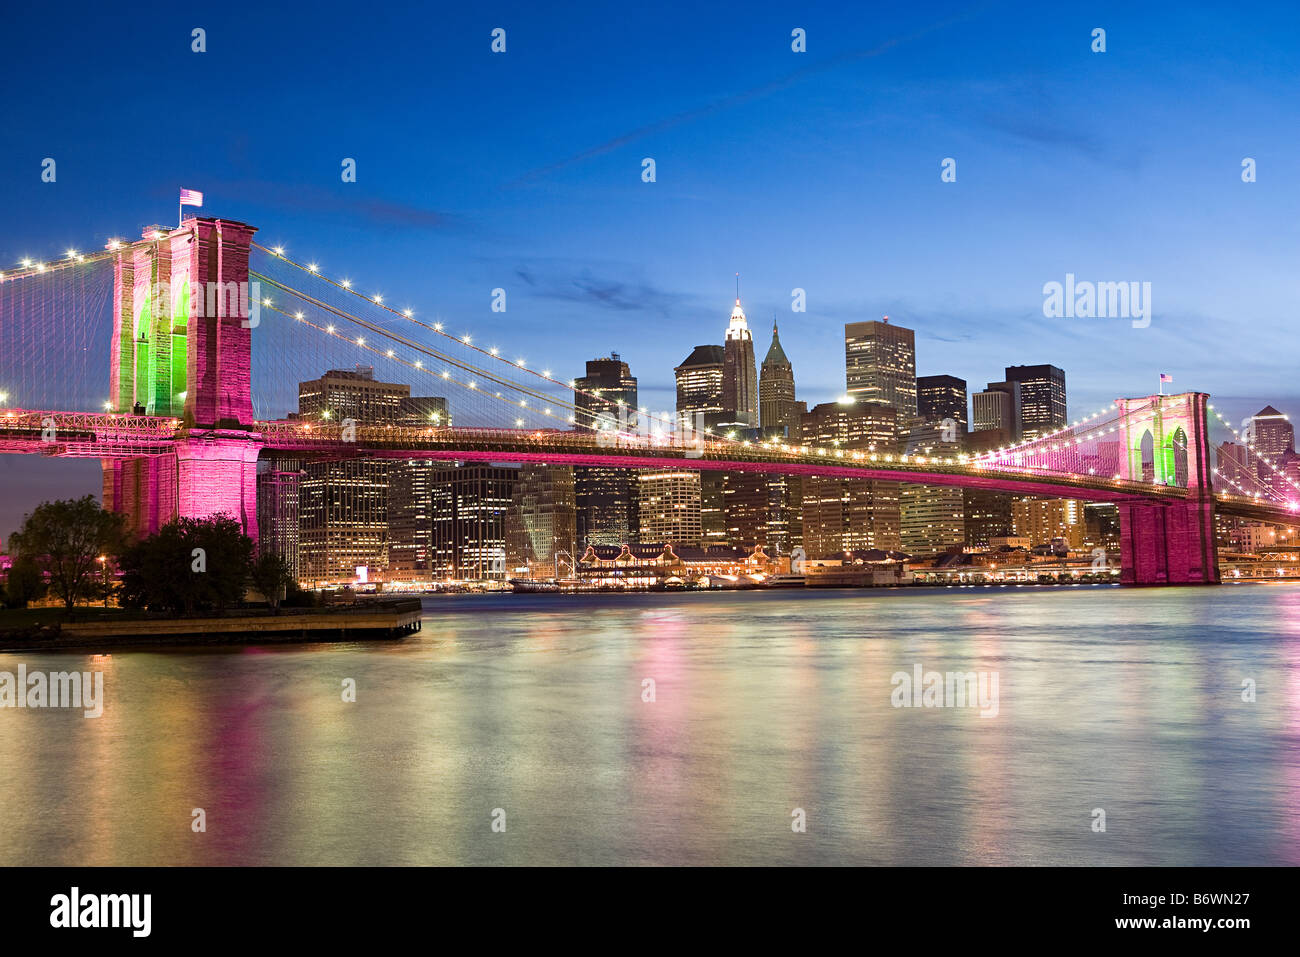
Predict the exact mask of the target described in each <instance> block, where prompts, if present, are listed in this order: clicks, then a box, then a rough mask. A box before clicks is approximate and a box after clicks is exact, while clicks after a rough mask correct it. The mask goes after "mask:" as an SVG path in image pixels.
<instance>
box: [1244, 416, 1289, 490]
mask: <svg viewBox="0 0 1300 957" xmlns="http://www.w3.org/2000/svg"><path fill="white" fill-rule="evenodd" d="M1250 430H1251V433H1252V435H1251V439H1252V441H1251V445H1252V446H1254V449H1255V451H1256V452H1258V453H1259V454H1260V455H1263V456H1265V457H1267V458H1269V459H1272V460H1273V461H1274V463H1275V464H1276V462H1277V460H1278V459H1280V458H1281V457H1282V455H1283V453H1285V452H1294V451H1295V427H1294V426H1292V425H1291V420H1290V419H1289V418H1287V416H1285V415H1283V414H1282V413H1281V412H1279V411H1278V410H1277V409H1275V408H1273V407H1272V406H1271V405H1266V406H1264V408H1262V409H1260V410H1259V411H1258V412H1256V413H1255V414H1254V415H1253V416H1251V419H1250ZM1263 468H1264V469H1265V470H1266V471H1268V474H1270V475H1271V474H1272V472H1271V471H1270V470H1269V469H1268V466H1267V465H1263ZM1260 477H1261V478H1264V477H1265V476H1264V475H1261V476H1260Z"/></svg>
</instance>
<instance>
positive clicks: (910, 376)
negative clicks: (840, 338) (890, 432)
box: [844, 316, 917, 428]
mask: <svg viewBox="0 0 1300 957" xmlns="http://www.w3.org/2000/svg"><path fill="white" fill-rule="evenodd" d="M844 364H845V390H846V392H847V393H848V394H849V395H850V396H852V397H853V398H854V399H857V400H858V401H859V402H878V403H882V404H884V405H888V406H892V407H893V408H895V409H897V410H898V414H899V425H900V426H901V427H903V428H906V427H908V426H909V425H910V424H911V420H912V419H914V418H915V417H916V412H917V405H916V337H915V334H914V333H913V332H912V330H911V329H905V328H904V327H902V326H899V325H895V324H893V323H891V322H890V321H889V317H888V316H886V317H885V318H884V319H882V320H880V321H877V322H851V323H848V324H846V325H845V326H844Z"/></svg>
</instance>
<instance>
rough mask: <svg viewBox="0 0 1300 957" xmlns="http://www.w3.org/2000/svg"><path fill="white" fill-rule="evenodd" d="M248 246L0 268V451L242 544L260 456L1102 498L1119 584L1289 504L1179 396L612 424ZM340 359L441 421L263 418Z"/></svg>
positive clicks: (553, 390)
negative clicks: (855, 432)
mask: <svg viewBox="0 0 1300 957" xmlns="http://www.w3.org/2000/svg"><path fill="white" fill-rule="evenodd" d="M255 233H256V229H255V228H254V227H252V226H249V225H247V224H245V223H240V222H235V221H231V220H222V219H216V218H201V217H200V218H190V219H186V220H184V221H183V222H182V223H181V225H180V226H179V227H177V228H175V229H167V228H162V227H151V228H149V229H147V230H146V231H145V232H144V235H143V236H142V237H141V238H140V239H138V240H132V241H114V242H110V243H109V244H108V246H107V247H106V248H104V249H102V250H97V251H93V252H86V251H77V250H68V252H67V255H66V256H63V257H61V258H59V259H57V260H53V261H46V262H36V261H31V260H28V261H25V262H24V263H23V264H22V266H21V267H20V268H19V269H16V270H8V271H6V272H4V273H0V324H3V326H4V327H5V328H6V334H5V336H4V341H5V346H4V347H3V348H4V349H6V350H9V354H8V355H7V356H0V361H2V362H3V363H4V366H5V368H6V370H7V371H6V375H8V376H9V380H8V381H7V382H4V383H0V387H3V388H5V389H7V390H8V391H4V392H0V452H2V453H6V454H34V455H45V456H55V457H81V458H96V459H99V460H100V461H101V463H102V468H103V479H104V484H103V496H104V504H105V506H106V507H109V508H112V509H114V510H116V511H119V512H122V513H124V514H126V515H127V517H128V526H129V527H130V528H131V529H132V530H133V531H135V532H136V533H138V534H148V533H151V532H153V531H156V530H157V529H158V528H159V527H160V526H161V525H163V524H165V523H166V522H168V521H169V520H171V519H173V518H175V517H177V516H189V517H199V516H206V515H211V514H215V513H223V514H226V515H229V516H232V517H234V518H236V519H237V520H238V521H240V522H241V523H242V525H243V527H244V529H245V530H246V531H247V533H248V534H249V535H251V536H253V537H254V538H256V536H257V531H258V529H257V508H256V475H257V463H258V459H259V456H263V455H267V454H272V453H278V452H284V453H293V454H295V455H298V456H300V457H305V458H319V459H330V458H342V457H353V456H367V457H381V458H382V457H390V458H420V459H445V460H464V459H474V460H484V461H493V462H502V463H529V462H544V463H550V464H556V465H579V466H583V465H601V466H609V467H625V468H656V467H665V466H667V467H684V468H689V469H700V470H725V471H732V472H735V471H757V472H766V473H782V474H787V475H801V476H829V477H845V478H862V479H876V480H895V481H908V482H921V483H925V484H930V485H947V486H962V487H971V488H983V489H991V490H996V491H1001V492H1007V493H1015V494H1021V495H1036V496H1050V497H1054V498H1073V499H1082V500H1087V501H1095V502H1109V503H1114V504H1115V505H1116V506H1117V508H1118V511H1119V516H1120V523H1121V562H1122V574H1121V581H1123V582H1124V583H1127V584H1137V585H1163V584H1197V583H1201V584H1212V583H1217V582H1218V581H1219V571H1218V562H1217V557H1216V550H1215V536H1214V518H1215V515H1216V513H1223V514H1229V515H1236V516H1242V517H1246V518H1250V519H1255V520H1260V521H1265V522H1276V523H1281V524H1292V523H1294V522H1295V521H1296V518H1297V513H1298V512H1300V488H1297V486H1296V485H1295V484H1294V483H1293V482H1292V481H1291V480H1290V479H1289V478H1288V477H1287V476H1285V475H1283V474H1281V472H1280V471H1279V470H1278V469H1276V468H1274V463H1272V462H1271V461H1269V460H1268V458H1267V456H1265V455H1263V454H1261V453H1259V452H1257V451H1255V450H1253V449H1251V450H1250V452H1249V454H1250V455H1251V456H1252V465H1253V466H1256V467H1254V468H1252V470H1250V475H1249V476H1247V477H1245V478H1243V472H1242V471H1241V470H1238V471H1237V472H1235V473H1234V474H1233V476H1232V477H1230V476H1228V475H1227V474H1224V473H1221V472H1219V471H1218V470H1217V469H1216V468H1215V467H1214V462H1213V461H1212V458H1213V446H1212V445H1211V430H1212V429H1222V428H1228V427H1229V426H1228V424H1227V423H1226V421H1225V420H1223V419H1222V418H1221V417H1220V416H1219V415H1218V413H1217V412H1216V411H1215V410H1214V407H1213V405H1212V403H1211V402H1210V397H1209V396H1208V395H1207V394H1205V393H1203V392H1184V393H1180V394H1177V395H1145V396H1136V397H1121V398H1116V399H1115V400H1114V402H1113V403H1112V404H1111V405H1110V406H1109V407H1108V408H1107V409H1105V410H1103V411H1099V412H1097V413H1094V414H1093V415H1090V416H1088V417H1086V418H1083V419H1080V420H1078V421H1076V422H1073V423H1072V424H1070V425H1067V426H1065V427H1063V428H1060V429H1058V430H1056V431H1054V432H1052V433H1050V434H1047V435H1043V436H1039V437H1037V438H1035V439H1033V440H1031V441H1027V442H1023V443H1020V444H1014V445H1008V446H1006V447H1004V448H1001V449H996V450H993V451H989V452H984V453H979V454H939V455H906V454H896V453H887V452H874V451H870V450H858V449H855V450H849V449H843V448H837V447H810V446H806V445H800V444H797V442H794V441H790V440H778V439H765V440H754V439H744V438H739V437H733V436H729V435H726V434H714V433H712V432H710V431H708V430H704V429H697V428H692V427H691V425H690V423H689V422H683V421H681V420H679V419H678V417H677V416H675V415H674V414H672V413H661V414H652V413H649V412H648V411H647V410H640V412H639V414H638V415H636V416H635V417H634V419H635V423H636V424H635V426H628V425H627V422H628V417H627V416H626V410H620V409H619V408H617V407H615V405H614V403H613V402H611V401H610V400H608V399H605V398H602V397H601V396H599V395H594V394H591V395H589V394H585V393H583V392H582V391H581V390H578V389H575V387H574V384H573V383H572V382H566V381H563V380H561V379H560V378H557V377H554V376H553V375H552V373H551V371H550V370H549V369H548V368H546V367H545V366H539V365H538V364H537V363H528V362H525V361H524V360H523V359H521V358H512V357H511V356H509V355H505V354H502V353H501V352H500V351H499V350H497V349H489V348H485V347H484V346H483V345H481V344H480V343H478V342H476V341H475V336H474V334H473V331H472V330H466V329H461V328H452V327H451V324H450V323H449V322H444V321H442V320H440V319H435V318H430V317H428V316H426V315H424V314H422V313H420V314H417V312H416V311H415V310H413V309H409V308H399V307H397V306H396V305H392V304H389V303H388V302H386V301H385V298H384V296H383V295H382V294H380V293H375V292H361V291H358V290H356V289H354V288H353V284H352V283H351V282H350V281H349V280H346V279H332V278H328V277H326V276H325V275H323V274H322V271H321V270H320V269H319V267H318V266H317V265H316V264H314V263H301V262H297V261H295V260H294V259H292V258H290V257H289V255H288V254H287V253H286V252H285V251H284V250H283V249H280V248H275V247H272V248H268V247H264V246H262V245H260V244H259V243H258V242H257V241H256V240H255V238H254V236H255ZM358 358H364V359H366V360H368V361H372V362H375V363H377V364H381V365H383V366H385V368H391V370H392V371H393V373H394V374H395V375H396V374H400V375H403V376H405V377H406V378H407V379H408V380H410V381H412V382H420V383H428V384H429V385H431V386H432V385H436V386H437V387H438V388H439V389H441V390H446V392H448V393H449V394H453V395H454V396H455V403H454V407H455V409H456V416H455V419H456V421H455V424H454V425H453V424H452V423H451V422H449V421H446V420H444V419H443V418H442V417H440V416H437V415H431V416H430V418H429V420H428V421H427V422H421V423H420V424H418V425H382V426H379V425H367V424H362V423H357V422H353V421H350V420H345V421H331V420H329V419H328V418H321V419H315V420H307V419H300V418H293V417H291V418H281V417H278V416H279V415H280V414H281V413H280V410H282V409H283V408H284V407H285V403H284V398H285V396H284V394H283V390H284V388H285V386H286V384H287V383H291V382H295V381H297V379H296V378H295V375H294V373H295V372H296V371H298V370H299V369H302V368H308V367H312V368H315V369H319V368H322V367H323V364H324V363H328V362H331V361H334V362H338V361H340V360H341V361H356V360H357V359H358ZM255 373H256V374H255ZM298 378H301V376H299V377H298ZM255 382H258V383H267V385H266V386H265V387H263V388H261V389H255V387H254V383H255ZM33 399H35V400H37V401H32V400H33ZM1255 474H1259V475H1263V476H1269V475H1272V476H1273V479H1272V480H1265V479H1260V480H1258V481H1257V480H1255V479H1254V478H1253V476H1254V475H1255ZM1243 483H1245V484H1243Z"/></svg>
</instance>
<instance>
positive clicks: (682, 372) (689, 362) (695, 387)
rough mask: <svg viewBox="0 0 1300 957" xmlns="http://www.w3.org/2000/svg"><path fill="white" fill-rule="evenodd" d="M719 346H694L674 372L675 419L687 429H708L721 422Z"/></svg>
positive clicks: (721, 377) (721, 375)
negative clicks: (682, 422) (675, 378)
mask: <svg viewBox="0 0 1300 957" xmlns="http://www.w3.org/2000/svg"><path fill="white" fill-rule="evenodd" d="M724 364H725V362H724V350H723V347H722V346H696V347H695V349H694V350H693V351H692V352H691V354H690V355H689V356H687V357H686V358H685V359H683V360H682V364H681V365H679V366H677V367H676V368H674V369H673V373H674V375H675V376H676V377H677V419H678V421H679V422H681V421H685V422H686V423H687V425H688V426H689V427H690V428H693V429H703V428H706V427H707V428H711V427H713V426H715V425H717V424H718V423H719V422H721V421H723V419H724V418H726V416H724V415H723V404H722V379H723V366H724Z"/></svg>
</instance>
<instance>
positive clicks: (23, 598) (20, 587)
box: [5, 557, 45, 608]
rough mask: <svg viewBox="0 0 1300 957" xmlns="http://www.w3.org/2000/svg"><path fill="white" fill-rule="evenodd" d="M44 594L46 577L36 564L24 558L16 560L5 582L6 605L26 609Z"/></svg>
mask: <svg viewBox="0 0 1300 957" xmlns="http://www.w3.org/2000/svg"><path fill="white" fill-rule="evenodd" d="M44 594H45V575H44V574H43V573H42V572H41V570H40V568H39V567H38V566H37V564H36V562H35V561H33V560H32V559H30V558H24V557H19V558H16V559H14V563H13V564H12V565H11V566H10V567H9V577H8V580H7V581H6V582H5V603H6V604H7V605H8V606H9V607H10V608H26V607H27V605H28V604H29V603H30V602H33V601H35V600H36V599H37V598H40V597H41V596H42V595H44Z"/></svg>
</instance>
